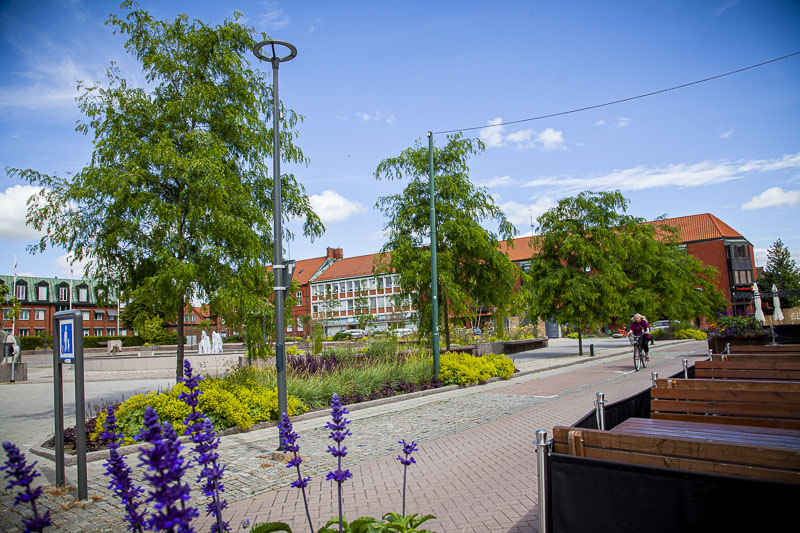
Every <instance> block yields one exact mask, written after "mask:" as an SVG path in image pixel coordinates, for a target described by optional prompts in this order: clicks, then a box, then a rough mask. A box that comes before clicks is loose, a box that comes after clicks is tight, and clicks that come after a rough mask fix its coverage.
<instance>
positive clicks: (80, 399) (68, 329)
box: [53, 310, 89, 500]
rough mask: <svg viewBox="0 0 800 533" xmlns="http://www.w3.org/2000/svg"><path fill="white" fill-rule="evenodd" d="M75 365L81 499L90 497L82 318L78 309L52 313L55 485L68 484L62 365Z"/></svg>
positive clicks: (76, 430) (77, 451)
mask: <svg viewBox="0 0 800 533" xmlns="http://www.w3.org/2000/svg"><path fill="white" fill-rule="evenodd" d="M65 364H74V365H75V433H76V438H77V450H76V455H77V459H78V499H79V500H86V499H88V497H89V494H88V486H87V483H86V400H85V395H84V388H83V315H82V314H81V312H80V311H79V310H70V311H59V312H58V313H55V314H53V405H54V412H55V452H56V486H57V487H63V486H64V485H65V477H66V476H65V469H64V380H63V366H62V365H65Z"/></svg>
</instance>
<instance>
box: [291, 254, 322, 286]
mask: <svg viewBox="0 0 800 533" xmlns="http://www.w3.org/2000/svg"><path fill="white" fill-rule="evenodd" d="M325 259H326V258H325V257H315V258H313V259H300V260H298V261H297V264H296V265H295V267H294V276H292V279H296V280H297V281H299V282H300V285H304V284H306V283H308V280H309V279H311V276H313V275H314V274H316V273H317V270H319V267H321V266H322V263H324V262H325Z"/></svg>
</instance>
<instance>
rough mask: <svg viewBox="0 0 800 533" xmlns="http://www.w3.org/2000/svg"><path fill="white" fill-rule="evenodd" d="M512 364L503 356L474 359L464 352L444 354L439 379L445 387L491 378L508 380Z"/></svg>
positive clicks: (512, 371) (493, 355) (490, 355)
mask: <svg viewBox="0 0 800 533" xmlns="http://www.w3.org/2000/svg"><path fill="white" fill-rule="evenodd" d="M513 373H514V363H513V362H512V361H511V359H509V358H508V357H507V356H505V355H498V354H488V355H485V356H483V357H476V356H474V355H470V354H468V353H465V352H446V353H444V354H442V357H441V368H440V373H439V377H440V379H441V380H442V382H443V383H445V384H446V385H468V384H470V383H483V382H484V381H486V380H488V379H490V378H493V377H502V378H504V379H508V378H510V377H511V375H512V374H513Z"/></svg>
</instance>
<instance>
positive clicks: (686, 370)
mask: <svg viewBox="0 0 800 533" xmlns="http://www.w3.org/2000/svg"><path fill="white" fill-rule="evenodd" d="M683 379H689V360H688V359H684V360H683Z"/></svg>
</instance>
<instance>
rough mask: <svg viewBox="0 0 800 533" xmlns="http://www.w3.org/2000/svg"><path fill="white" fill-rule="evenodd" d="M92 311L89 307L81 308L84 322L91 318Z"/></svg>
mask: <svg viewBox="0 0 800 533" xmlns="http://www.w3.org/2000/svg"><path fill="white" fill-rule="evenodd" d="M91 315H92V313H91V312H89V311H88V310H87V309H81V317H83V321H84V322H88V321H89V320H91Z"/></svg>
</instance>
